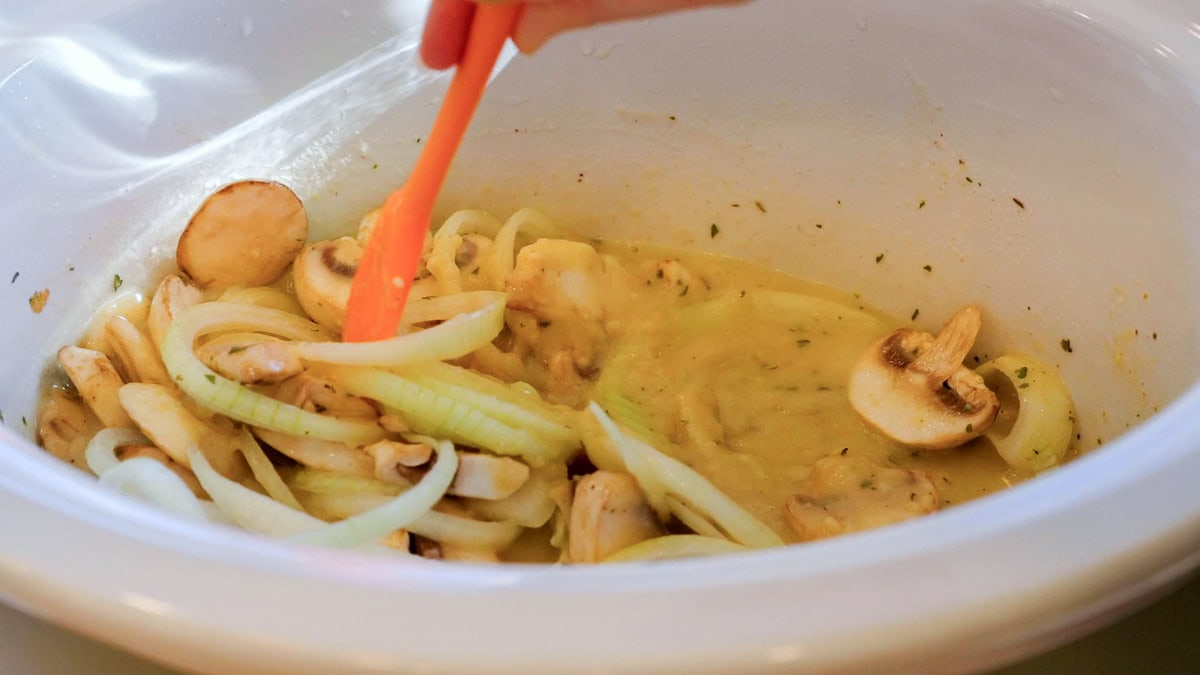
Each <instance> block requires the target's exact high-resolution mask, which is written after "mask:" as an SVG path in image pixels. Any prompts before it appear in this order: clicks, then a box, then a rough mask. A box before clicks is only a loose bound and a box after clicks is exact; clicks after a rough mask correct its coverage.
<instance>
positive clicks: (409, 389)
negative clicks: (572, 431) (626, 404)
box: [332, 368, 578, 465]
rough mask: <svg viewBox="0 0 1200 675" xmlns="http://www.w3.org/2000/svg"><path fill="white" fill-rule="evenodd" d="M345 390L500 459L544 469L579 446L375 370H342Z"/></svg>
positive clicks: (424, 428)
mask: <svg viewBox="0 0 1200 675" xmlns="http://www.w3.org/2000/svg"><path fill="white" fill-rule="evenodd" d="M332 375H333V376H334V379H335V380H336V381H337V382H338V384H340V385H341V387H342V389H344V390H345V391H348V392H350V393H351V394H353V395H355V396H363V397H366V398H371V399H375V400H376V401H379V402H381V403H383V404H384V405H386V406H388V407H390V408H394V409H395V410H397V411H399V413H400V414H401V415H402V416H403V417H404V419H405V421H407V422H408V423H409V424H410V425H411V426H412V428H413V429H414V430H415V431H417V432H418V433H422V434H427V435H430V436H437V437H439V438H448V439H450V440H452V441H454V442H456V443H462V444H464V445H469V446H471V447H475V448H482V449H485V450H490V451H492V452H494V453H496V454H498V455H515V456H519V457H522V458H524V459H526V460H528V461H529V462H531V463H533V464H535V465H540V464H544V463H547V462H554V461H562V460H564V459H565V458H566V457H567V456H568V455H570V453H571V452H573V451H574V450H575V448H576V447H578V446H577V445H576V444H573V443H567V442H563V441H558V440H554V439H550V438H546V437H545V436H542V435H540V434H536V433H533V432H531V431H529V430H527V429H517V428H514V427H512V426H510V425H508V424H505V423H503V422H501V421H499V420H496V419H494V418H492V417H489V416H488V415H487V414H485V413H484V412H483V411H482V410H479V409H478V408H476V407H474V406H472V405H470V404H468V403H466V402H464V401H459V400H455V399H454V398H451V397H449V396H446V395H444V394H441V393H438V392H437V391H434V390H432V389H429V388H426V387H422V386H421V385H419V384H417V383H415V382H413V381H411V380H409V379H407V378H404V377H402V376H400V375H396V374H395V373H388V372H385V371H382V370H375V369H371V368H340V369H338V370H337V371H336V373H332Z"/></svg>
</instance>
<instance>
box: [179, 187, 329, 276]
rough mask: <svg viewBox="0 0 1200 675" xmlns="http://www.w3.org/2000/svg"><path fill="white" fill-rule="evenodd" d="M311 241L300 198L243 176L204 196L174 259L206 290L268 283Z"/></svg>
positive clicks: (287, 189) (181, 238) (180, 240)
mask: <svg viewBox="0 0 1200 675" xmlns="http://www.w3.org/2000/svg"><path fill="white" fill-rule="evenodd" d="M307 239H308V214H307V213H305V211H304V205H303V204H302V203H301V202H300V198H299V197H297V196H296V193H294V192H292V191H291V189H290V188H288V187H287V186H285V185H281V184H280V183H274V182H270V181H261V180H244V181H239V182H237V183H231V184H229V185H226V186H225V187H223V188H221V189H220V190H218V191H216V192H214V193H213V194H212V195H210V196H209V197H208V199H206V200H204V203H203V204H201V205H200V208H199V210H197V211H196V213H195V215H193V216H192V219H191V221H189V222H188V225H187V228H186V229H185V230H184V231H183V235H182V236H180V237H179V245H178V246H177V247H176V249H175V261H176V263H177V264H178V265H179V269H180V270H182V271H183V272H184V273H185V274H187V275H188V276H189V277H191V279H192V280H193V281H195V282H196V284H197V285H199V286H200V287H201V288H208V287H210V286H216V287H227V286H263V285H266V284H269V283H271V282H272V281H274V280H276V279H278V278H279V277H280V276H281V275H282V274H283V273H284V271H285V270H287V268H288V265H290V264H291V263H292V259H293V258H295V257H296V254H297V253H299V251H300V249H301V248H302V247H303V246H304V242H305V241H306V240H307Z"/></svg>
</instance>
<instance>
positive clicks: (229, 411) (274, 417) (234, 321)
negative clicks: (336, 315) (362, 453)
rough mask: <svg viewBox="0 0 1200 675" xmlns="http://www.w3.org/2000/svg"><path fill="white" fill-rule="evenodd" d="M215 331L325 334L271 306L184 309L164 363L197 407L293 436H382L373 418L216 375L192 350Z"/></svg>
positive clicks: (364, 439) (356, 439) (365, 439)
mask: <svg viewBox="0 0 1200 675" xmlns="http://www.w3.org/2000/svg"><path fill="white" fill-rule="evenodd" d="M214 331H261V332H264V333H270V334H274V335H279V336H281V337H286V338H289V339H307V338H311V337H315V336H321V337H324V336H326V335H327V333H326V332H325V331H324V329H322V328H321V327H320V326H317V325H316V324H314V323H312V322H311V321H307V320H305V319H301V318H300V317H297V316H294V315H292V314H288V313H287V312H283V311H280V310H275V309H265V308H254V309H252V308H249V307H247V306H244V305H234V304H229V303H221V302H207V303H202V304H199V305H196V306H194V307H190V308H188V309H186V310H184V311H183V312H181V313H180V314H179V316H178V317H176V319H175V321H174V322H173V323H172V324H171V329H170V330H169V331H167V335H166V337H165V338H164V339H163V344H162V356H163V362H164V363H165V364H166V366H167V372H168V373H170V375H171V378H172V379H173V380H174V381H175V384H177V385H178V386H179V388H180V389H182V390H183V392H184V393H186V394H187V395H188V396H191V397H192V399H194V400H195V401H196V402H197V403H199V404H200V405H202V406H204V407H206V408H208V409H210V410H213V411H215V412H218V413H221V414H223V415H226V416H227V417H231V418H233V419H235V420H238V421H239V422H245V423H247V424H251V425H253V426H256V427H263V428H266V429H273V430H275V431H281V432H283V433H288V434H293V435H295V436H312V437H315V438H321V439H325V440H331V441H345V442H348V443H369V442H371V441H375V440H378V439H380V438H382V437H383V435H384V432H383V429H380V428H379V426H378V425H377V424H375V422H374V420H349V419H339V418H336V417H331V416H328V415H320V414H317V413H314V412H309V411H307V410H303V409H301V408H299V407H297V406H294V405H290V404H287V403H283V402H282V401H277V400H275V399H273V398H271V397H269V396H265V395H263V394H260V393H258V392H256V391H254V390H252V389H249V388H248V387H245V386H242V385H241V384H239V383H237V382H234V381H233V380H230V379H228V378H226V377H224V376H222V375H220V374H218V373H217V372H216V371H214V370H212V369H211V368H209V367H208V366H206V365H204V363H203V362H201V361H200V359H199V358H197V357H196V354H195V352H194V351H193V345H194V344H195V342H196V338H197V337H199V336H200V335H202V334H204V333H209V332H214Z"/></svg>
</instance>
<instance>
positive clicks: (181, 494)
mask: <svg viewBox="0 0 1200 675" xmlns="http://www.w3.org/2000/svg"><path fill="white" fill-rule="evenodd" d="M100 484H101V485H107V486H109V487H112V488H115V489H117V490H120V491H121V492H124V493H127V494H134V495H137V496H139V497H142V498H143V499H145V500H146V501H149V502H151V503H153V504H156V505H158V506H161V507H162V508H164V509H166V510H168V511H171V512H172V513H175V514H177V515H180V516H183V517H185V518H191V519H193V520H208V517H207V516H206V515H205V513H204V508H203V507H201V506H200V500H199V499H196V495H194V494H192V489H191V488H190V487H188V486H187V483H184V482H183V479H182V478H180V477H179V476H177V475H175V472H174V471H171V470H170V469H168V468H167V467H165V466H163V464H162V462H159V461H157V460H154V459H150V458H149V457H134V458H132V459H127V460H125V461H123V462H120V463H118V464H117V465H116V466H114V467H112V468H110V469H108V470H107V471H105V472H104V473H103V474H101V476H100Z"/></svg>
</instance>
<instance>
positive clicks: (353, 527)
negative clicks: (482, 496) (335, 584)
mask: <svg viewBox="0 0 1200 675" xmlns="http://www.w3.org/2000/svg"><path fill="white" fill-rule="evenodd" d="M415 438H416V441H417V442H420V443H428V444H430V445H433V446H434V449H435V450H436V451H437V461H436V462H434V464H433V468H432V469H430V470H429V472H428V473H426V474H425V476H424V477H422V478H421V482H419V483H417V484H416V485H414V486H413V487H412V488H411V489H409V490H406V491H405V492H404V493H403V494H401V495H400V496H398V497H396V498H394V499H391V500H389V501H388V502H387V503H385V504H383V505H382V506H379V507H378V508H374V509H371V510H370V511H365V512H363V513H360V514H358V515H357V516H351V517H350V518H347V519H345V520H342V521H339V522H337V523H334V524H332V525H327V526H325V527H323V528H321V529H319V530H313V531H311V532H305V533H302V534H297V535H295V536H293V537H292V539H293V541H298V542H303V543H307V544H321V545H325V546H356V545H358V544H362V543H365V542H367V541H370V540H372V539H376V538H378V537H382V536H384V535H386V534H388V533H390V532H394V531H395V530H398V529H401V528H403V527H406V526H408V525H409V524H411V523H412V522H413V521H414V520H416V519H417V518H420V517H421V516H422V515H424V514H425V513H426V512H428V511H429V510H430V509H431V508H433V505H434V504H437V503H438V502H439V501H440V500H441V499H442V497H443V496H444V495H445V494H446V490H447V488H449V487H450V483H451V482H453V481H454V474H455V472H456V471H458V454H456V453H455V452H454V445H453V444H452V443H450V442H449V441H435V440H433V439H432V438H422V437H415Z"/></svg>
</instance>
